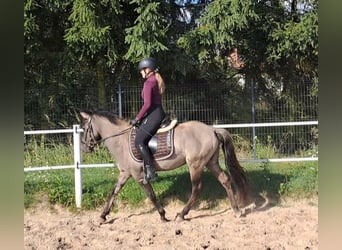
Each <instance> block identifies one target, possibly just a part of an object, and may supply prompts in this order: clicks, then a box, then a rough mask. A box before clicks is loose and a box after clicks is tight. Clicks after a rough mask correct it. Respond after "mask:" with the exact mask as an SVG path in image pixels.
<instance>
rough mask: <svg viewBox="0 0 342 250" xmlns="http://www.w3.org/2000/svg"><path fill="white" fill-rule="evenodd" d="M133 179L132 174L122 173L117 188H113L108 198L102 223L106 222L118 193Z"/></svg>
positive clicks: (102, 215)
mask: <svg viewBox="0 0 342 250" xmlns="http://www.w3.org/2000/svg"><path fill="white" fill-rule="evenodd" d="M130 177H131V175H130V174H128V173H126V172H120V174H119V177H118V181H117V183H116V184H115V186H114V187H113V190H112V192H111V193H110V195H109V197H108V201H107V204H106V206H105V208H104V210H103V212H102V214H101V216H100V217H101V219H102V220H101V222H100V223H103V222H105V221H106V216H107V215H108V214H109V212H110V210H111V208H112V206H113V203H114V200H115V198H116V196H117V195H118V193H119V192H120V190H121V189H122V187H123V186H124V185H125V184H126V182H127V180H128V179H129V178H130Z"/></svg>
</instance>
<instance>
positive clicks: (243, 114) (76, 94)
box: [24, 81, 318, 160]
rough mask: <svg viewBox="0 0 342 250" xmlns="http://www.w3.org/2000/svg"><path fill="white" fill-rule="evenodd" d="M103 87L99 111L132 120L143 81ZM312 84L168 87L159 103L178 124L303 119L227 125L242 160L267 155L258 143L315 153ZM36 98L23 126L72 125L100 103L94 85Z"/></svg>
mask: <svg viewBox="0 0 342 250" xmlns="http://www.w3.org/2000/svg"><path fill="white" fill-rule="evenodd" d="M283 85H284V86H283ZM285 86H286V88H285ZM107 88H108V89H107V92H106V93H107V96H106V100H107V101H106V103H105V105H104V106H103V107H102V109H105V110H109V111H113V112H115V113H118V114H119V115H121V116H123V117H125V118H127V119H131V118H134V116H135V115H136V114H137V112H138V111H139V109H140V107H141V105H142V99H141V85H139V86H132V85H129V84H124V83H123V84H120V85H114V86H107ZM313 88H314V84H312V82H305V81H304V82H293V83H287V84H286V85H285V84H277V85H276V86H275V85H274V86H269V87H268V88H265V87H264V89H262V87H261V86H260V85H258V83H255V82H252V81H250V82H242V83H241V82H240V84H233V85H232V84H230V85H229V84H227V85H220V86H215V84H208V83H193V84H187V85H180V86H176V85H173V86H166V93H165V96H164V98H163V104H164V108H165V110H166V112H167V113H170V114H172V115H174V116H176V117H177V118H178V120H179V122H184V121H188V120H199V121H202V122H204V123H206V124H209V125H236V124H259V123H279V122H281V123H283V122H304V124H303V125H300V126H298V125H296V126H293V125H283V126H272V127H269V126H263V127H255V126H248V127H246V126H240V128H237V127H231V126H230V127H227V128H228V129H229V131H230V132H231V133H232V134H233V136H234V137H235V141H236V142H237V143H238V144H241V145H243V146H241V145H238V148H239V149H241V150H242V149H243V151H244V152H246V151H247V150H249V151H250V152H251V153H250V154H249V155H245V153H244V154H243V155H242V159H243V160H244V159H260V158H263V157H265V156H264V153H263V152H261V150H259V151H258V147H259V148H261V147H260V146H261V145H263V146H264V147H272V148H273V149H274V151H275V152H276V153H277V154H278V156H277V158H280V157H283V158H289V157H299V156H301V157H307V156H310V155H313V156H317V149H318V126H317V118H318V117H317V105H318V97H317V95H315V94H313ZM35 99H36V100H37V102H36V103H34V104H35V105H31V106H30V105H25V124H24V126H25V130H37V129H61V128H70V127H71V126H72V125H73V124H79V120H78V119H77V115H78V111H79V110H80V109H82V108H86V109H99V106H100V105H99V103H98V97H97V90H96V89H94V88H85V89H79V90H76V91H73V92H72V94H70V95H68V96H64V95H60V96H58V97H56V92H55V90H52V91H51V92H49V91H48V90H44V91H42V94H41V96H37V97H36V98H35ZM37 104H39V105H37ZM37 121H40V122H37ZM305 122H311V123H310V124H307V123H305ZM55 137H56V140H57V139H58V140H61V139H62V140H63V141H64V142H65V143H70V141H71V139H70V135H69V138H68V135H55ZM61 137H63V138H61ZM25 139H26V141H27V142H29V140H30V138H25ZM50 139H51V140H52V139H53V136H51V137H50ZM268 158H269V157H268Z"/></svg>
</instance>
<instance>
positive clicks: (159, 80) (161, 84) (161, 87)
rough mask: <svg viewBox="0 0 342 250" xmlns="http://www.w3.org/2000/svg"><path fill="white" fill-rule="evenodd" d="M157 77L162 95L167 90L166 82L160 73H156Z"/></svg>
mask: <svg viewBox="0 0 342 250" xmlns="http://www.w3.org/2000/svg"><path fill="white" fill-rule="evenodd" d="M155 76H156V79H157V81H158V87H159V92H160V94H161V95H162V94H163V93H164V90H165V83H164V80H163V78H162V76H161V75H160V74H159V73H158V72H155Z"/></svg>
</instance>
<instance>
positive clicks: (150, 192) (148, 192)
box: [138, 181, 168, 221]
mask: <svg viewBox="0 0 342 250" xmlns="http://www.w3.org/2000/svg"><path fill="white" fill-rule="evenodd" d="M138 183H139V184H140V185H141V187H142V188H143V189H144V191H145V193H146V195H147V197H148V198H149V199H150V200H151V201H152V203H153V205H154V207H155V208H156V209H157V210H158V213H159V215H160V219H161V220H162V221H168V220H167V219H166V217H165V210H164V208H163V207H162V206H161V205H160V203H159V202H158V201H157V198H156V195H155V193H154V190H153V188H152V186H151V184H150V183H149V182H148V183H146V184H144V183H142V182H141V181H138Z"/></svg>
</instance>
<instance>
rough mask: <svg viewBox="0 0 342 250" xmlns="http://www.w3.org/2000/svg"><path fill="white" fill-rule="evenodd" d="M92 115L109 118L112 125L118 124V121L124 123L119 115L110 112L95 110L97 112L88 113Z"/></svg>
mask: <svg viewBox="0 0 342 250" xmlns="http://www.w3.org/2000/svg"><path fill="white" fill-rule="evenodd" d="M87 112H88V113H89V114H91V115H96V116H100V117H104V118H107V119H108V120H109V121H110V122H111V123H113V124H117V123H118V121H122V120H123V118H121V117H120V116H118V115H117V114H115V113H113V112H110V111H105V110H95V111H87Z"/></svg>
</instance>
